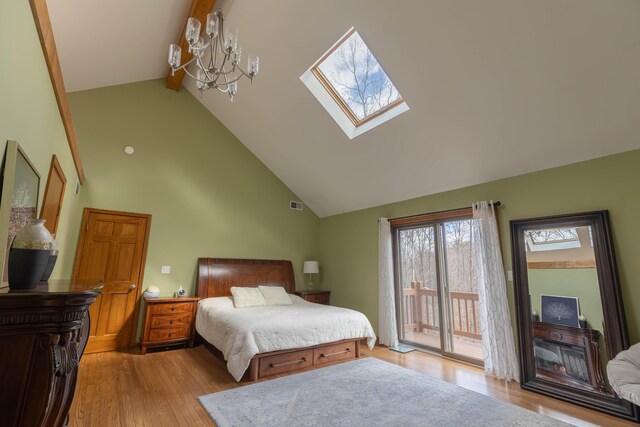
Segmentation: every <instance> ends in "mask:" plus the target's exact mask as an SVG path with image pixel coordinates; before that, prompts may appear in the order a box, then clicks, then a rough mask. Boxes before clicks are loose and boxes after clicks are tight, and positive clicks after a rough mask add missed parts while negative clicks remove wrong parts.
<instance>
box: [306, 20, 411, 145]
mask: <svg viewBox="0 0 640 427" xmlns="http://www.w3.org/2000/svg"><path fill="white" fill-rule="evenodd" d="M300 79H301V80H302V81H303V82H304V83H305V85H307V87H308V88H309V90H310V91H311V93H313V95H315V97H316V98H317V99H318V101H320V103H321V104H322V105H323V107H325V109H326V110H327V112H329V114H330V115H331V116H332V117H333V118H334V120H335V121H336V122H337V123H338V125H340V127H341V128H342V130H344V132H345V133H346V134H347V136H349V138H354V137H356V136H358V135H360V134H362V133H363V132H366V131H367V130H370V129H372V128H374V127H375V126H377V125H379V124H382V123H384V122H386V121H387V120H389V119H391V118H393V117H395V116H397V115H398V114H401V113H403V112H405V111H407V110H408V109H409V107H408V106H407V104H406V102H405V101H404V99H403V98H402V96H401V95H400V92H398V90H397V89H396V87H395V85H394V84H393V82H392V81H391V79H390V78H389V76H387V74H386V73H385V72H384V70H383V69H382V66H381V65H380V63H379V62H378V61H377V59H376V58H375V56H373V53H371V51H370V50H369V48H368V47H367V45H366V44H365V42H364V40H362V37H361V36H360V34H358V32H357V31H356V30H355V29H354V28H352V29H350V30H349V31H348V32H347V33H346V34H345V35H344V36H343V37H342V38H341V39H340V40H338V42H337V43H336V44H335V45H334V46H333V47H331V49H329V50H328V51H327V52H326V53H325V54H324V55H323V56H322V57H321V58H320V59H319V60H318V61H317V62H316V63H315V64H314V65H313V66H312V67H311V68H310V69H309V70H307V71H306V72H305V73H304V74H303V75H302V76H301V77H300Z"/></svg>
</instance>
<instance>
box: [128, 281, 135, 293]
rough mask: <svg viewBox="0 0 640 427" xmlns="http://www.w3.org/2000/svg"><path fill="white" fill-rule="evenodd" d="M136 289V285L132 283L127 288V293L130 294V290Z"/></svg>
mask: <svg viewBox="0 0 640 427" xmlns="http://www.w3.org/2000/svg"><path fill="white" fill-rule="evenodd" d="M135 288H136V284H135V283H132V284H131V286H129V292H131V291H132V290H134V289H135Z"/></svg>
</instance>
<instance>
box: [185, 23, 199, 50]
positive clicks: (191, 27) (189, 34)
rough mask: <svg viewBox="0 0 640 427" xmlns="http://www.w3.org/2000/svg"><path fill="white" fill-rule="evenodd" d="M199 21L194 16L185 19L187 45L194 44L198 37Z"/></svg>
mask: <svg viewBox="0 0 640 427" xmlns="http://www.w3.org/2000/svg"><path fill="white" fill-rule="evenodd" d="M201 25H202V24H200V21H198V20H197V19H196V18H189V20H187V30H186V31H185V34H184V36H185V38H186V39H187V41H188V42H189V46H192V47H193V46H194V45H195V44H196V43H197V42H198V40H199V39H200V26H201Z"/></svg>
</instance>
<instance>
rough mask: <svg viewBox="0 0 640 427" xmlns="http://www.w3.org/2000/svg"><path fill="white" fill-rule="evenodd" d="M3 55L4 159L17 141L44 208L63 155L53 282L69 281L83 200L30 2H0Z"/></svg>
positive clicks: (0, 133)
mask: <svg viewBox="0 0 640 427" xmlns="http://www.w3.org/2000/svg"><path fill="white" fill-rule="evenodd" d="M0 52H1V54H0V70H2V78H0V100H1V102H0V150H1V153H2V154H0V158H1V157H2V156H3V155H4V151H5V147H6V142H7V140H14V141H18V143H19V144H20V146H21V147H22V148H23V150H24V151H25V153H26V154H27V156H28V157H29V159H30V160H31V162H32V163H33V164H34V166H35V167H36V169H37V170H38V172H39V173H40V192H39V200H40V202H39V204H38V209H40V207H41V203H42V197H43V195H44V188H45V185H46V182H47V175H48V173H49V167H50V164H51V156H52V154H56V155H57V156H58V160H59V162H60V165H61V166H62V169H63V171H64V174H65V176H66V178H67V187H66V191H65V195H64V201H63V204H62V210H61V212H60V221H59V223H58V233H57V234H58V235H57V236H56V237H57V240H58V243H59V245H60V254H59V257H58V263H57V264H56V268H55V270H54V271H53V275H52V278H54V279H55V278H64V277H69V276H70V275H71V269H72V266H73V259H74V256H75V248H76V242H77V240H78V233H79V229H78V220H79V218H80V217H79V212H80V209H79V201H78V198H77V197H75V196H74V194H73V188H74V186H75V183H76V179H77V174H76V170H75V166H74V164H73V159H72V157H71V152H70V150H69V145H68V142H67V137H66V134H65V132H64V127H63V124H62V119H61V118H60V112H59V110H58V106H57V104H56V99H55V95H54V93H53V86H52V84H51V80H50V78H49V73H48V71H47V65H46V62H45V59H44V54H43V52H42V47H41V46H40V40H39V39H38V32H37V30H36V26H35V23H34V20H33V15H32V13H31V7H30V6H29V2H28V1H2V2H0ZM38 213H39V212H38Z"/></svg>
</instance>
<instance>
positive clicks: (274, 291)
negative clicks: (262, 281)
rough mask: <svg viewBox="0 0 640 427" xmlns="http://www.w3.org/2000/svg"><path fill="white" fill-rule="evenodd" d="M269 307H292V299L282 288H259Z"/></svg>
mask: <svg viewBox="0 0 640 427" xmlns="http://www.w3.org/2000/svg"><path fill="white" fill-rule="evenodd" d="M258 289H260V292H262V296H264V299H265V301H266V302H267V305H291V304H293V303H292V302H291V298H289V295H288V294H287V291H285V290H284V288H283V287H282V286H258Z"/></svg>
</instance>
